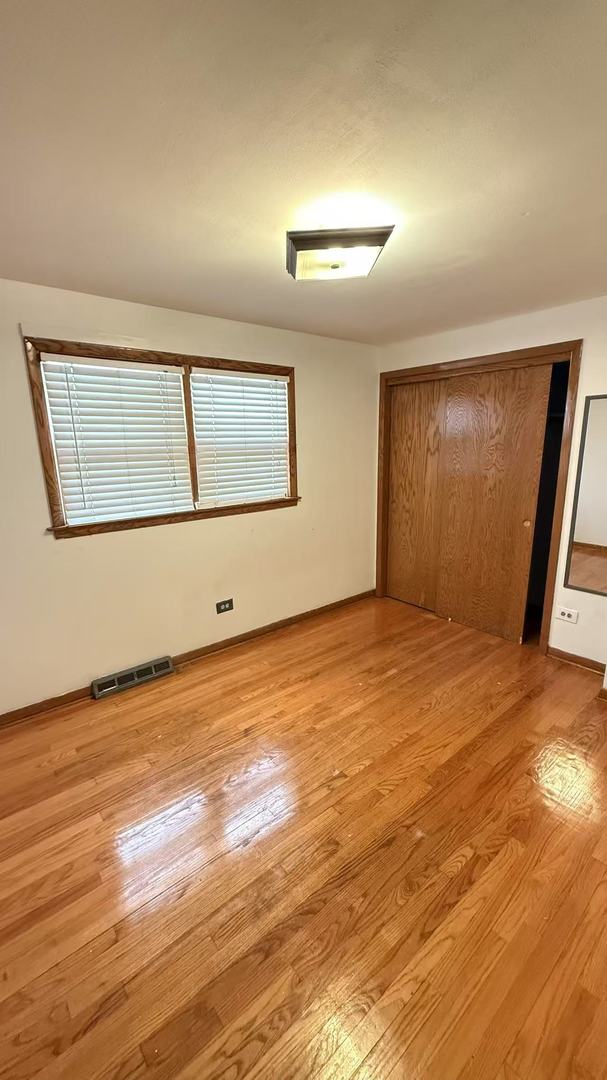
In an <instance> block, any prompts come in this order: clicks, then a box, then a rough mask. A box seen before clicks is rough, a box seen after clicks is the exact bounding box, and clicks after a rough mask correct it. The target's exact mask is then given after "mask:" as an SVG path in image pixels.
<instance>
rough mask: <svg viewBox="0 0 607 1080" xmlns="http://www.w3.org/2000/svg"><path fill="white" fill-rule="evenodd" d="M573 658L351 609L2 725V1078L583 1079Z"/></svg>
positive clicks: (603, 714) (592, 885)
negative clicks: (123, 690)
mask: <svg viewBox="0 0 607 1080" xmlns="http://www.w3.org/2000/svg"><path fill="white" fill-rule="evenodd" d="M599 686H600V678H599V676H597V675H596V674H594V673H592V672H589V671H584V670H582V669H578V668H575V667H571V666H569V665H565V664H562V663H560V662H559V661H556V660H554V659H548V658H546V657H543V656H541V655H540V654H539V652H538V651H537V650H536V649H534V648H533V647H531V646H524V647H522V648H521V647H519V646H517V645H513V644H511V643H507V642H504V641H502V640H500V639H495V638H491V637H490V636H488V635H485V634H480V633H477V632H475V631H472V630H469V629H467V628H464V627H458V626H455V625H454V624H449V623H447V622H444V621H442V620H440V619H437V618H435V617H434V616H432V615H431V614H429V613H427V612H421V611H419V610H417V609H414V608H410V607H407V606H406V605H403V604H400V603H398V602H395V601H391V600H375V599H370V600H365V601H361V602H358V603H355V604H352V605H351V606H349V607H344V608H341V609H338V610H336V611H333V612H331V613H327V614H324V615H323V614H321V615H319V616H316V617H314V618H312V619H310V620H308V621H307V622H306V623H302V624H300V625H298V626H293V627H287V628H284V629H283V630H279V631H276V632H275V633H273V634H271V635H268V636H267V637H265V638H261V639H258V640H255V641H250V642H246V643H244V644H242V645H241V646H238V647H237V648H234V649H230V650H228V651H226V652H224V653H217V654H213V655H211V656H209V657H207V658H205V659H204V660H202V661H199V662H196V663H193V664H191V665H189V666H187V667H186V668H184V669H183V670H182V671H180V672H179V673H178V674H177V675H176V676H174V677H173V678H171V679H167V680H164V681H163V682H161V683H158V684H151V685H149V686H147V687H141V688H139V689H137V690H134V691H132V692H129V693H128V694H125V695H122V696H120V697H117V698H115V699H114V700H111V699H108V700H106V701H103V702H99V703H91V702H83V703H80V704H75V705H71V706H63V707H61V708H60V709H57V710H56V711H55V712H54V713H53V714H49V715H47V716H44V717H40V718H35V719H33V720H31V721H29V722H25V723H23V724H21V725H15V726H14V727H12V728H10V729H5V730H4V731H0V754H2V759H1V760H2V762H3V768H4V769H5V770H6V781H7V782H6V783H5V784H4V785H3V786H2V790H1V792H0V904H1V909H0V1078H2V1080H5V1078H6V1080H34V1078H36V1080H173V1078H180V1080H220V1078H221V1080H228V1078H234V1077H238V1080H349V1078H352V1080H370V1078H371V1077H375V1078H377V1080H389V1078H392V1080H398V1078H399V1077H403V1078H405V1077H406V1080H412V1078H414V1080H422V1078H423V1080H530V1078H533V1080H537V1078H541V1080H548V1078H550V1080H601V1078H602V1080H605V1077H607V1052H606V1051H605V1049H604V1045H603V1042H604V1040H603V1038H602V1036H603V1033H604V1025H605V1022H607V1013H606V1012H605V1002H606V1001H607V931H606V929H605V928H606V927H607V893H606V890H607V840H606V839H605V837H606V836H607V827H606V824H605V816H604V815H605V807H606V806H607V781H606V770H607V710H605V708H604V705H602V704H600V703H597V701H596V694H597V691H598V689H599Z"/></svg>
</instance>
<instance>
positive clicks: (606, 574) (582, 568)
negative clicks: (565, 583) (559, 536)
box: [569, 544, 607, 593]
mask: <svg viewBox="0 0 607 1080" xmlns="http://www.w3.org/2000/svg"><path fill="white" fill-rule="evenodd" d="M569 582H570V584H571V585H576V586H577V588H578V589H591V590H592V591H593V592H602V593H607V548H605V547H598V546H594V547H593V546H592V545H590V544H574V545H573V549H572V552H571V566H570V568H569Z"/></svg>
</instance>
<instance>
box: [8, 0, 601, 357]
mask: <svg viewBox="0 0 607 1080" xmlns="http://www.w3.org/2000/svg"><path fill="white" fill-rule="evenodd" d="M0 22H1V25H2V34H1V37H2V44H1V52H0V90H1V94H2V114H1V119H0V139H1V146H2V158H3V163H2V166H1V172H0V276H4V277H12V278H17V279H22V280H25V281H33V282H40V283H43V284H47V285H56V286H60V287H63V288H69V289H79V290H81V291H84V292H93V293H98V294H101V295H105V296H114V297H121V298H124V299H130V300H139V301H143V302H146V303H151V304H159V305H163V306H167V307H173V308H180V309H185V310H188V311H197V312H204V313H206V314H211V315H222V316H227V317H231V318H235V319H243V320H248V321H251V322H257V323H267V324H270V325H274V326H283V327H289V328H294V329H300V330H308V331H312V332H316V333H321V334H329V335H334V336H338V337H345V338H352V339H355V340H361V341H370V342H383V341H389V340H393V339H396V338H399V337H404V336H408V335H411V334H417V333H420V332H425V331H431V330H436V329H441V328H445V327H449V326H454V325H463V324H466V323H470V322H477V321H481V320H483V319H489V318H493V317H496V316H499V315H505V314H509V313H513V312H518V311H524V310H529V309H533V308H537V307H543V306H547V305H549V304H552V303H555V304H556V303H559V302H562V301H566V300H575V299H579V298H581V297H586V296H592V295H597V294H599V293H602V292H606V291H607V243H606V241H607V235H606V225H607V211H606V192H607V138H606V125H605V112H606V109H607V64H606V63H605V56H606V51H607V4H605V3H604V2H603V0H598V2H590V0H576V2H575V3H572V2H571V0H533V2H529V0H501V2H500V0H458V2H457V3H455V2H454V0H435V2H429V0H331V2H328V0H222V2H217V0H213V2H209V0H53V2H52V3H51V2H48V3H46V2H43V0H0ZM338 192H347V193H350V194H355V195H359V196H365V195H367V196H375V197H376V198H378V199H380V200H384V201H385V202H386V203H387V204H389V206H390V207H391V208H393V211H391V212H392V213H393V216H394V218H395V220H397V221H398V222H399V223H400V224H399V227H398V229H397V230H396V231H395V233H394V235H393V237H392V239H391V240H390V242H389V244H388V247H387V248H386V250H385V252H384V253H383V255H382V256H381V257H380V260H379V262H378V264H377V266H376V268H375V270H374V272H373V275H372V276H371V277H370V278H369V279H367V280H356V281H341V282H330V283H317V282H307V283H306V282H301V283H295V282H294V281H293V280H292V278H290V277H289V275H288V274H287V272H286V270H285V266H284V261H285V251H284V248H285V235H284V234H285V230H286V229H287V228H292V227H297V226H298V225H300V224H301V223H302V221H305V222H306V223H307V224H309V225H310V226H312V225H313V224H315V223H316V224H326V222H322V221H320V220H319V221H317V222H315V221H314V220H313V219H314V216H315V215H314V212H313V210H312V211H308V212H307V213H306V208H307V207H309V204H314V203H316V201H317V200H321V199H323V198H324V197H326V196H330V195H332V194H333V193H338ZM348 205H349V204H348ZM353 205H354V207H355V209H356V206H357V203H356V202H354V204H353ZM357 213H358V211H356V214H357ZM386 213H387V212H386ZM356 214H354V213H353V216H356ZM363 216H364V215H363ZM383 216H385V215H384V214H383V213H381V212H376V213H375V214H371V217H374V218H377V217H383ZM339 223H340V224H347V223H348V222H347V221H340V222H339ZM367 223H370V224H392V222H391V221H377V220H373V221H369V222H367V221H365V220H362V219H361V217H360V215H358V217H357V219H356V220H352V221H351V224H352V225H363V224H367Z"/></svg>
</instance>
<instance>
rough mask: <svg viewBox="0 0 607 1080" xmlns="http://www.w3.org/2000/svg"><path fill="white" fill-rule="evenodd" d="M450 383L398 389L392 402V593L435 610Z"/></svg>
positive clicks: (389, 579) (389, 553)
mask: <svg viewBox="0 0 607 1080" xmlns="http://www.w3.org/2000/svg"><path fill="white" fill-rule="evenodd" d="M443 393H444V380H435V381H431V382H419V383H409V384H407V385H405V386H395V387H393V389H392V391H391V401H390V464H389V468H390V473H389V488H388V530H387V531H388V550H387V574H386V592H387V594H388V596H393V597H394V598H395V599H397V600H404V601H405V602H406V603H408V604H417V605H418V607H423V608H430V609H431V610H434V604H435V597H436V581H437V573H438V554H439V546H438V545H439V527H440V520H439V508H438V466H439V454H440V445H441V431H442V423H443V419H442V416H443Z"/></svg>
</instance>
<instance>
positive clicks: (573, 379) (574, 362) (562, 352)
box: [375, 338, 583, 653]
mask: <svg viewBox="0 0 607 1080" xmlns="http://www.w3.org/2000/svg"><path fill="white" fill-rule="evenodd" d="M582 345H583V340H582V339H581V338H578V339H576V340H574V341H560V342H556V343H555V344H554V345H538V346H536V347H534V348H529V349H513V350H511V351H509V352H502V353H492V354H490V355H488V356H471V357H467V358H466V359H462V360H444V361H441V362H440V363H438V364H423V365H420V366H417V367H410V368H399V369H398V370H396V371H383V372H382V373H381V375H380V377H379V438H378V466H377V553H376V578H375V581H376V586H375V595H376V596H385V595H386V576H387V543H388V485H389V481H390V467H389V462H390V415H391V396H392V388H393V387H395V386H403V385H404V384H407V383H416V382H428V381H433V380H435V379H446V378H449V377H451V376H456V375H465V374H469V373H472V372H481V371H501V370H503V369H505V368H519V367H534V366H536V365H537V364H547V365H548V364H549V365H551V366H552V365H553V364H558V363H561V362H563V361H566V362H567V363H568V364H569V381H568V384H567V401H566V406H565V419H564V422H563V437H562V441H561V453H560V458H559V469H558V479H557V485H556V493H555V500H554V517H553V521H552V533H551V537H550V553H549V556H548V572H547V577H546V591H545V593H544V612H543V618H542V626H541V630H540V641H539V647H540V652H542V653H547V652H548V638H549V635H550V624H551V621H552V611H553V607H554V593H555V591H556V572H557V566H558V558H559V551H560V546H561V533H562V529H563V516H564V511H565V494H566V490H567V477H568V472H569V460H570V457H571V446H572V438H573V422H574V417H575V405H576V401H577V389H578V382H579V377H580V364H581V359H582Z"/></svg>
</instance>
